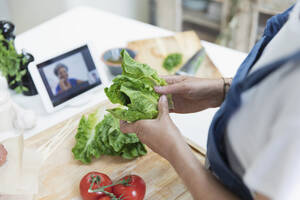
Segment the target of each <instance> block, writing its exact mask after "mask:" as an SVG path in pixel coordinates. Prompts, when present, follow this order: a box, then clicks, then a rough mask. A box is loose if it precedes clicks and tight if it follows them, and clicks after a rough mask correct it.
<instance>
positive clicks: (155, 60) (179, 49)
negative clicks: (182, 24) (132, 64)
mask: <svg viewBox="0 0 300 200" xmlns="http://www.w3.org/2000/svg"><path fill="white" fill-rule="evenodd" d="M127 46H128V48H130V49H132V50H134V51H136V52H137V56H136V58H135V59H136V60H137V61H139V62H141V63H146V64H148V65H150V66H151V67H152V68H154V69H156V70H157V72H158V73H159V74H160V75H170V74H174V73H175V72H176V71H178V70H179V69H180V68H181V67H182V65H183V64H184V63H186V61H188V60H189V59H190V58H191V57H192V56H193V55H194V54H195V53H196V52H197V51H198V50H199V49H201V48H203V46H202V44H201V41H200V39H199V38H198V36H197V34H196V33H195V32H194V31H186V32H180V33H176V34H175V35H173V36H168V37H159V38H152V39H146V40H138V41H132V42H129V43H128V45H127ZM171 53H181V54H182V55H183V61H182V64H181V65H179V66H178V67H176V69H174V70H173V71H172V72H168V71H167V70H165V69H164V68H163V67H162V65H163V61H164V59H165V58H166V57H167V56H168V55H169V54H171ZM196 76H197V77H201V78H220V77H222V75H221V73H220V72H219V70H218V69H217V68H216V66H215V65H214V64H213V63H212V61H211V60H210V58H209V57H208V55H207V54H206V56H205V59H204V61H203V62H202V64H201V65H200V67H199V69H198V71H197V74H196Z"/></svg>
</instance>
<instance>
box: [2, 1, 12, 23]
mask: <svg viewBox="0 0 300 200" xmlns="http://www.w3.org/2000/svg"><path fill="white" fill-rule="evenodd" d="M3 19H6V20H9V19H10V13H9V9H8V4H7V0H0V20H3Z"/></svg>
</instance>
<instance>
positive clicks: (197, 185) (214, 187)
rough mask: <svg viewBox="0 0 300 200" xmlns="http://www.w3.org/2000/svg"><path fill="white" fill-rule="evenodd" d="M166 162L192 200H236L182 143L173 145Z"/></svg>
mask: <svg viewBox="0 0 300 200" xmlns="http://www.w3.org/2000/svg"><path fill="white" fill-rule="evenodd" d="M173 147H174V149H172V152H173V155H170V156H169V158H168V160H169V162H170V163H171V165H172V166H173V167H174V169H175V170H176V172H177V173H178V175H179V176H180V177H181V178H182V179H183V181H184V183H185V185H186V186H187V188H188V189H189V191H190V192H191V194H192V196H193V197H194V199H197V200H200V199H205V200H209V199H224V200H226V199H238V198H237V197H236V196H235V195H234V194H232V193H231V192H230V191H229V190H227V189H226V188H225V187H224V186H223V185H222V184H221V183H219V182H218V180H217V179H216V178H215V177H214V176H213V175H212V174H211V173H210V172H209V171H207V170H206V169H205V168H204V166H203V165H202V164H201V163H200V161H199V160H198V159H197V158H196V157H195V156H194V154H193V153H192V151H191V149H190V148H189V147H188V145H187V144H186V143H184V142H179V141H178V144H175V145H174V146H173Z"/></svg>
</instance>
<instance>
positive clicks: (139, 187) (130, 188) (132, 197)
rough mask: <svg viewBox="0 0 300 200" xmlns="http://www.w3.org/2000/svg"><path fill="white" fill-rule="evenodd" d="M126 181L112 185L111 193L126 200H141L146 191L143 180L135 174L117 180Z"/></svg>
mask: <svg viewBox="0 0 300 200" xmlns="http://www.w3.org/2000/svg"><path fill="white" fill-rule="evenodd" d="M124 180H125V181H126V182H128V183H126V184H117V185H114V186H113V193H114V195H115V196H116V197H118V198H122V199H126V200H143V199H144V196H145V193H146V184H145V182H144V180H143V179H142V178H141V177H139V176H137V175H129V176H125V177H123V178H122V179H121V180H120V181H119V182H121V181H124Z"/></svg>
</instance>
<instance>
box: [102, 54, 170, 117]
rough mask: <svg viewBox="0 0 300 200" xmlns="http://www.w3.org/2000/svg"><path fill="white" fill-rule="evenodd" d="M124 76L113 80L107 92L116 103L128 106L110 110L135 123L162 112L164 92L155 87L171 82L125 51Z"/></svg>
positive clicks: (123, 60)
mask: <svg viewBox="0 0 300 200" xmlns="http://www.w3.org/2000/svg"><path fill="white" fill-rule="evenodd" d="M121 56H122V69H123V72H122V75H119V76H117V77H116V78H115V79H114V80H113V84H112V85H111V86H110V87H109V88H105V93H106V95H107V97H108V98H109V100H110V101H111V102H112V103H114V104H121V105H123V106H126V107H127V108H125V109H124V108H114V109H108V110H107V111H108V112H110V113H111V114H112V115H113V116H114V117H116V118H118V119H121V120H124V121H129V122H134V121H137V120H140V119H154V118H156V117H157V115H158V108H157V105H158V100H159V97H160V95H159V94H158V93H156V92H155V91H154V86H158V85H160V86H163V85H167V83H166V82H165V80H164V79H162V78H160V77H159V76H158V74H157V72H156V71H155V70H153V69H151V68H150V67H149V66H148V65H146V64H141V63H138V62H136V61H135V60H134V59H132V58H131V57H130V56H129V54H128V53H127V52H126V51H125V50H123V51H122V52H121Z"/></svg>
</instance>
